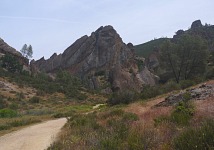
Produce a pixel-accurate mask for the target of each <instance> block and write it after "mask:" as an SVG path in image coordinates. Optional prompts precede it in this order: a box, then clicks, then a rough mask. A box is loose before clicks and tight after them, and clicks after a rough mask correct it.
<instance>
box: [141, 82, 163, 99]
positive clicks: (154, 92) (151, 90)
mask: <svg viewBox="0 0 214 150" xmlns="http://www.w3.org/2000/svg"><path fill="white" fill-rule="evenodd" d="M162 93H163V91H162V90H161V89H160V88H159V86H149V85H147V86H144V88H143V91H142V92H141V98H142V99H149V98H153V97H156V96H158V95H160V94H162Z"/></svg>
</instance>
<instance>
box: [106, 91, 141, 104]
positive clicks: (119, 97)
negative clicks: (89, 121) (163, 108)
mask: <svg viewBox="0 0 214 150" xmlns="http://www.w3.org/2000/svg"><path fill="white" fill-rule="evenodd" d="M137 99H138V95H137V94H136V93H135V92H123V93H122V92H120V93H113V94H112V96H111V97H110V98H109V99H108V101H107V103H108V104H110V105H117V104H129V103H131V102H134V101H136V100H137Z"/></svg>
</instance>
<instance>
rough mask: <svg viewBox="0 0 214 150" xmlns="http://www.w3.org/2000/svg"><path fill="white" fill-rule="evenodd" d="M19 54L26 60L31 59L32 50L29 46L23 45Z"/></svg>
mask: <svg viewBox="0 0 214 150" xmlns="http://www.w3.org/2000/svg"><path fill="white" fill-rule="evenodd" d="M20 52H21V54H22V56H24V57H25V58H27V59H29V58H32V57H33V48H32V46H31V45H29V46H27V44H24V45H23V47H22V49H21V50H20Z"/></svg>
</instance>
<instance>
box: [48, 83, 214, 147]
mask: <svg viewBox="0 0 214 150" xmlns="http://www.w3.org/2000/svg"><path fill="white" fill-rule="evenodd" d="M207 87H211V88H210V89H211V90H212V91H213V90H214V81H213V80H212V81H208V82H206V83H203V84H200V85H196V86H194V87H191V88H189V89H187V90H186V92H187V93H186V95H185V96H183V97H180V98H181V99H185V101H183V102H180V103H179V104H177V105H174V104H170V103H169V105H168V106H159V104H161V103H163V102H165V101H167V99H168V98H169V97H171V96H175V95H176V93H179V92H183V91H174V92H172V93H168V94H166V95H161V96H158V97H156V98H153V99H149V100H147V101H145V100H141V101H139V102H136V103H132V104H129V105H125V106H124V105H123V106H116V107H107V108H101V111H98V112H94V113H90V114H87V115H78V116H76V115H74V116H72V117H71V118H70V119H69V120H68V123H67V126H65V127H64V129H63V131H62V133H61V135H60V139H59V140H58V141H57V142H55V143H54V144H53V145H52V146H51V147H50V148H49V150H51V149H57V148H60V149H62V150H65V149H69V148H70V149H106V150H107V149H194V148H195V147H198V149H204V148H205V149H209V148H212V147H213V146H214V141H213V138H214V136H213V133H214V130H213V127H214V122H213V119H214V118H213V117H214V114H213V112H214V107H213V106H214V101H213V99H214V95H213V92H212V93H211V95H209V94H208V95H207V97H206V98H205V99H204V97H203V96H198V97H192V98H190V97H188V91H191V90H192V91H194V90H195V92H196V91H197V92H198V93H200V94H201V95H203V93H204V92H203V90H202V89H204V90H205V89H206V88H207ZM184 91H185V90H184ZM193 93H194V92H191V94H193ZM200 94H199V95H200ZM193 95H194V94H193ZM70 127H71V128H70ZM82 133H84V135H82ZM76 138H79V139H77V140H75V141H74V140H72V139H76ZM186 139H188V142H187V141H186ZM63 141H67V143H65V142H63Z"/></svg>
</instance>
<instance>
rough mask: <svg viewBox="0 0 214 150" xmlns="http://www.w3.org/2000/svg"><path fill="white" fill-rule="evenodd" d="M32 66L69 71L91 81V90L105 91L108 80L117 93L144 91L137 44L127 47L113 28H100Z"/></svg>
mask: <svg viewBox="0 0 214 150" xmlns="http://www.w3.org/2000/svg"><path fill="white" fill-rule="evenodd" d="M31 65H32V66H34V67H36V68H38V69H39V70H40V71H44V72H47V73H54V72H55V71H57V70H59V69H64V70H67V71H69V72H70V73H71V74H73V75H76V76H78V77H80V78H81V79H83V80H85V81H87V82H88V83H89V86H90V87H91V88H102V86H103V85H102V83H103V82H104V81H106V82H107V83H110V87H108V88H111V89H112V90H113V91H117V90H126V89H127V90H137V91H140V90H141V86H142V83H143V82H142V79H139V78H138V67H137V65H136V62H135V60H134V53H133V45H132V44H128V46H127V45H126V44H124V43H123V41H122V39H121V37H120V36H119V34H117V32H116V31H115V30H114V28H113V27H112V26H105V27H100V28H99V29H98V30H96V31H95V32H93V33H92V34H91V35H90V36H89V37H88V36H83V37H81V38H80V39H78V40H77V41H76V42H74V43H73V44H72V45H71V46H70V47H68V48H67V49H66V50H65V51H64V52H63V54H60V55H56V54H54V55H52V56H51V57H50V58H49V59H48V60H45V59H44V58H41V59H40V60H38V61H33V62H32V63H31ZM100 76H103V78H102V79H100ZM101 80H104V81H101ZM105 88H106V87H105Z"/></svg>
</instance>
